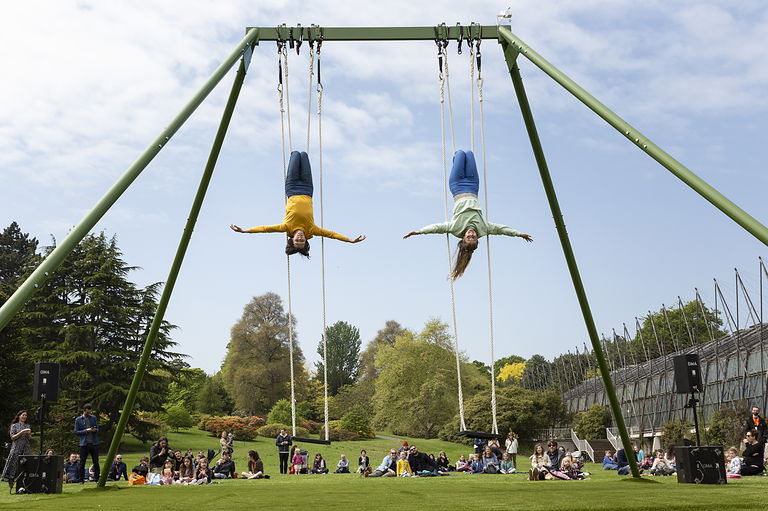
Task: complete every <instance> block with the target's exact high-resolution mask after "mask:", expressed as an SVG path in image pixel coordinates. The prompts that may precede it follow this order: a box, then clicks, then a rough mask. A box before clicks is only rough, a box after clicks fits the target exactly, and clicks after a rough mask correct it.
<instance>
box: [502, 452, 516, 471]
mask: <svg viewBox="0 0 768 511" xmlns="http://www.w3.org/2000/svg"><path fill="white" fill-rule="evenodd" d="M499 472H501V473H502V474H514V473H515V466H514V465H513V464H512V460H511V459H509V453H508V452H504V453H503V454H502V455H501V463H499Z"/></svg>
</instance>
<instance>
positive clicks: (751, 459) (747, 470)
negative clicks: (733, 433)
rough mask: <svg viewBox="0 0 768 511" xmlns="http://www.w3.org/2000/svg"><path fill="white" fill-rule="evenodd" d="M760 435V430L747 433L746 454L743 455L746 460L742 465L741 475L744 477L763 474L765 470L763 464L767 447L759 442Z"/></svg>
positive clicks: (745, 440)
mask: <svg viewBox="0 0 768 511" xmlns="http://www.w3.org/2000/svg"><path fill="white" fill-rule="evenodd" d="M759 434H760V433H759V432H758V430H756V429H753V430H751V431H747V434H746V435H745V437H746V438H745V439H744V442H745V445H744V452H743V453H742V456H743V457H744V460H743V463H742V465H741V475H743V476H754V475H758V474H762V473H763V471H764V470H765V465H764V464H763V463H764V460H763V451H764V449H765V446H764V445H763V444H761V443H760V442H758V435H759Z"/></svg>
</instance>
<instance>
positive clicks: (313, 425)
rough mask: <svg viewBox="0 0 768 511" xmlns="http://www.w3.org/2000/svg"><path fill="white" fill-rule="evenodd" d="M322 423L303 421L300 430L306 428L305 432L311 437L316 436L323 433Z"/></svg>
mask: <svg viewBox="0 0 768 511" xmlns="http://www.w3.org/2000/svg"><path fill="white" fill-rule="evenodd" d="M323 426H324V425H323V423H322V422H315V421H311V420H305V421H303V422H302V423H301V427H302V428H306V429H307V431H309V432H310V433H311V434H313V435H317V434H318V433H320V432H321V431H324V430H325V428H324V427H323Z"/></svg>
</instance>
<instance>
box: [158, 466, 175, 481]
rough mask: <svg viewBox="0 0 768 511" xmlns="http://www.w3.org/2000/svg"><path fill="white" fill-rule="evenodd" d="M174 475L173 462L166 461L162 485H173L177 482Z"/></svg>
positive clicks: (161, 479)
mask: <svg viewBox="0 0 768 511" xmlns="http://www.w3.org/2000/svg"><path fill="white" fill-rule="evenodd" d="M175 479H176V478H175V477H174V473H173V460H166V462H165V464H164V465H163V470H162V472H160V484H173V483H174V482H175Z"/></svg>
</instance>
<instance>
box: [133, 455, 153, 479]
mask: <svg viewBox="0 0 768 511" xmlns="http://www.w3.org/2000/svg"><path fill="white" fill-rule="evenodd" d="M131 472H132V473H134V474H136V475H139V476H143V477H147V474H149V457H148V456H142V457H141V459H140V460H139V464H138V465H136V466H135V467H133V468H132V469H131Z"/></svg>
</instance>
